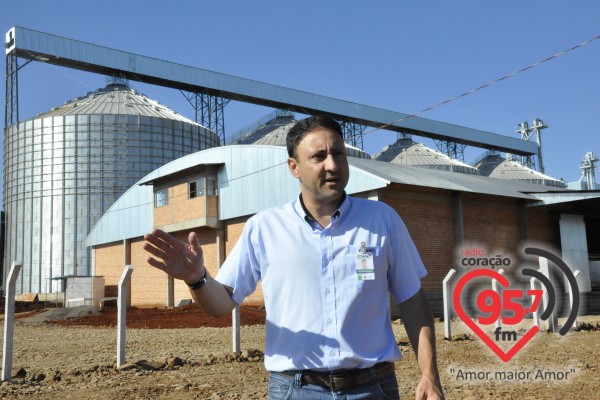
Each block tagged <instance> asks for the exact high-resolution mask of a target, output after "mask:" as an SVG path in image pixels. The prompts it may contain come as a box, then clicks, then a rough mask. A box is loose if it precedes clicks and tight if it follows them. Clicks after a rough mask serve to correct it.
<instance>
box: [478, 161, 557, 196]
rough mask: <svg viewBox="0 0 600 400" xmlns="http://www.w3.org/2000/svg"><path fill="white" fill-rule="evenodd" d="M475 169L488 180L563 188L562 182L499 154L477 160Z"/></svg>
mask: <svg viewBox="0 0 600 400" xmlns="http://www.w3.org/2000/svg"><path fill="white" fill-rule="evenodd" d="M475 167H477V169H478V170H479V172H480V173H481V174H482V175H484V176H489V177H490V178H498V179H505V180H509V181H519V182H529V183H535V184H538V185H545V186H553V187H559V188H563V187H565V184H564V183H563V182H562V181H560V180H558V179H555V178H553V177H551V176H548V175H545V174H542V173H541V172H538V171H536V170H533V169H531V168H528V167H526V166H525V165H523V164H521V163H519V162H517V161H513V160H507V159H505V158H504V157H502V156H501V155H500V154H494V153H491V154H488V155H487V156H485V157H484V158H482V159H481V160H479V161H478V162H477V163H476V164H475Z"/></svg>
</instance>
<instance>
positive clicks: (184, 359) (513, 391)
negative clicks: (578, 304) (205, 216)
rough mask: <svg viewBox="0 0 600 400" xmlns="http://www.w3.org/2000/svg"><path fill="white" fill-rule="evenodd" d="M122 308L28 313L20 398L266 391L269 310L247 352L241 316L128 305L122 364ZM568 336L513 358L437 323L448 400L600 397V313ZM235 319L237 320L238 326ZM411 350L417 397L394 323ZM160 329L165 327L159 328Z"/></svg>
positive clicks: (250, 327)
mask: <svg viewBox="0 0 600 400" xmlns="http://www.w3.org/2000/svg"><path fill="white" fill-rule="evenodd" d="M116 313H117V310H116V308H114V307H107V308H105V309H104V310H102V311H99V310H97V309H95V308H93V307H76V308H74V309H51V310H38V311H35V312H32V311H29V312H27V313H19V314H18V316H19V317H20V318H19V319H18V322H17V324H16V326H15V337H14V360H13V369H12V375H13V376H14V378H13V379H12V381H8V382H3V383H2V384H1V385H0V398H10V399H13V398H14V399H28V398H31V399H33V398H35V399H56V398H61V399H90V400H91V399H103V400H105V399H264V398H266V394H267V380H268V375H267V372H266V371H265V370H264V366H263V356H262V351H263V349H264V318H265V314H264V310H262V309H261V308H260V307H251V306H250V307H243V308H242V310H241V324H242V328H241V338H242V343H241V345H242V350H243V352H242V354H240V355H236V354H234V353H232V352H231V351H230V350H231V348H232V331H231V328H230V326H231V318H230V317H225V318H220V319H215V318H211V317H208V316H206V315H205V314H203V313H202V312H201V311H200V310H199V309H197V308H196V307H195V306H193V305H190V306H184V307H178V308H174V309H137V308H132V309H129V310H128V311H127V326H128V328H129V329H128V330H127V341H126V343H127V347H126V349H127V350H126V351H127V361H128V364H127V365H126V366H125V368H122V369H120V370H117V369H116V367H115V366H116V362H115V360H116V350H117V343H116V329H115V326H116V315H117V314H116ZM579 321H580V323H581V325H582V328H583V329H582V330H580V331H572V332H570V333H568V334H567V335H566V336H565V337H561V336H559V335H558V334H557V333H550V332H540V333H538V334H537V335H535V336H534V338H533V339H532V340H531V341H530V342H529V343H527V344H526V345H525V347H524V348H523V349H522V350H521V351H520V352H519V353H518V354H517V355H516V356H515V357H514V358H513V359H512V360H511V361H509V362H508V363H504V362H502V361H500V360H499V359H498V358H497V357H496V355H495V354H493V352H492V351H491V350H490V349H489V348H487V347H486V346H485V345H484V344H483V342H482V341H481V340H480V339H479V338H477V337H476V336H475V335H474V334H473V333H472V332H470V331H469V330H468V328H467V327H466V326H465V325H464V324H463V323H462V322H461V321H455V322H453V323H452V329H453V339H454V340H452V341H448V340H444V338H443V336H444V335H443V332H444V328H443V325H442V323H440V322H438V323H437V326H436V328H437V339H438V359H439V361H438V363H439V367H440V374H441V377H442V382H443V385H444V388H445V392H446V398H447V399H563V398H569V399H591V398H599V397H598V389H600V366H599V362H600V317H599V316H595V317H580V319H579ZM228 326H229V327H228ZM393 327H394V331H395V333H396V337H397V339H398V342H399V345H400V347H401V349H402V352H403V353H404V358H403V359H402V360H401V361H399V362H397V363H396V374H397V377H398V381H399V385H400V392H401V397H402V398H403V399H411V398H414V394H413V393H414V388H415V386H416V382H417V379H418V368H417V366H416V361H415V356H414V353H413V352H412V350H411V349H410V346H409V344H408V339H407V336H406V333H405V331H404V328H403V326H402V324H401V322H400V321H394V322H393ZM151 328H155V329H151Z"/></svg>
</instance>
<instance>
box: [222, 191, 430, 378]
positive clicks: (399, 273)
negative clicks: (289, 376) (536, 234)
mask: <svg viewBox="0 0 600 400" xmlns="http://www.w3.org/2000/svg"><path fill="white" fill-rule="evenodd" d="M363 242H364V243H365V247H366V249H367V251H369V252H370V254H372V255H373V258H372V259H373V264H374V269H375V279H373V280H362V279H359V276H360V274H358V273H357V263H356V258H357V255H358V254H360V252H361V244H362V243H363ZM426 274H427V272H426V270H425V267H424V265H423V262H422V261H421V257H420V256H419V253H418V252H417V249H416V248H415V245H414V243H413V241H412V239H411V238H410V235H409V234H408V231H407V230H406V226H405V225H404V222H402V220H401V219H400V217H399V216H398V214H397V213H396V211H395V210H393V209H392V208H391V207H389V206H388V205H386V204H384V203H381V202H377V201H372V200H365V199H359V198H351V197H349V196H346V198H345V199H344V201H343V203H342V205H341V206H340V208H339V209H338V211H336V213H335V214H334V215H333V217H332V219H331V223H330V225H329V226H327V227H325V228H322V227H321V226H320V225H319V224H318V223H316V222H315V221H311V219H310V217H309V216H307V214H306V211H305V210H304V208H303V206H302V204H301V200H300V198H299V199H297V200H294V201H292V202H290V203H288V204H285V205H283V206H279V207H274V208H270V209H267V210H264V211H261V212H259V213H258V214H256V215H255V216H253V217H252V218H250V219H249V220H248V221H247V222H246V225H245V227H244V230H243V233H242V236H241V238H240V239H239V241H238V242H237V244H236V245H235V247H234V248H233V250H232V251H231V253H230V254H229V256H228V257H227V259H226V260H225V263H224V264H223V266H222V268H221V269H220V270H219V273H218V274H217V276H216V279H217V280H218V281H219V282H221V283H222V284H224V285H226V286H229V287H231V288H233V300H234V301H236V302H237V303H241V302H242V301H243V300H244V298H245V297H246V296H248V295H250V294H252V292H254V290H255V289H256V285H257V283H258V282H259V281H261V282H262V290H263V295H264V300H265V308H266V312H267V319H266V350H265V367H266V369H267V370H268V371H288V370H299V369H311V370H321V371H328V370H336V369H341V368H369V367H371V366H373V365H374V364H376V363H378V362H382V361H396V360H398V359H400V357H401V354H400V350H399V349H398V346H397V345H396V339H395V338H394V335H393V331H392V327H391V324H390V315H389V308H388V291H389V292H390V293H392V294H393V295H394V298H395V299H396V301H397V302H398V303H401V302H403V301H405V300H407V299H409V298H411V297H412V296H414V295H415V294H416V293H417V292H418V291H419V289H420V288H421V281H420V279H421V278H422V277H424V276H425V275H426Z"/></svg>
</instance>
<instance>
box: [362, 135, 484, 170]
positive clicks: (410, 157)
mask: <svg viewBox="0 0 600 400" xmlns="http://www.w3.org/2000/svg"><path fill="white" fill-rule="evenodd" d="M373 159H374V160H377V161H386V162H390V163H392V164H400V165H410V166H413V167H421V168H430V169H438V170H443V171H452V172H461V173H464V174H473V175H477V169H476V168H473V167H472V166H470V165H468V164H465V163H463V162H461V161H459V160H456V159H454V158H450V157H448V156H447V155H445V154H443V153H440V152H439V151H436V150H433V149H430V148H429V147H427V146H425V145H424V144H422V143H417V142H415V141H413V140H412V138H410V137H404V138H399V139H398V140H397V141H396V142H395V143H394V144H391V145H389V146H386V147H385V148H384V149H383V150H381V152H379V153H377V154H375V155H374V156H373Z"/></svg>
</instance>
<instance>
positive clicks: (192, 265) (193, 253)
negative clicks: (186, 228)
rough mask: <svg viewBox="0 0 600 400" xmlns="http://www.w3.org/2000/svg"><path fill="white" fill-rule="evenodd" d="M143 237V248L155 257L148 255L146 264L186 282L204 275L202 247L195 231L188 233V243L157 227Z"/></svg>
mask: <svg viewBox="0 0 600 400" xmlns="http://www.w3.org/2000/svg"><path fill="white" fill-rule="evenodd" d="M144 239H145V240H146V243H144V245H143V248H144V250H146V251H147V252H148V253H150V254H152V255H153V256H154V257H156V258H154V257H148V259H147V261H148V264H150V265H152V266H153V267H155V268H158V269H160V270H162V271H164V272H166V273H167V274H169V275H171V276H172V277H173V278H176V279H181V280H183V281H185V282H186V283H188V284H191V283H195V282H198V281H199V280H200V279H201V278H202V276H203V275H204V270H205V268H204V257H203V255H202V247H200V240H198V236H196V233H195V232H191V233H190V234H189V236H188V243H185V242H182V241H181V240H179V239H176V238H174V237H173V236H171V235H169V234H168V233H166V232H163V231H161V230H159V229H154V230H153V231H152V233H150V234H147V235H144Z"/></svg>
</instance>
